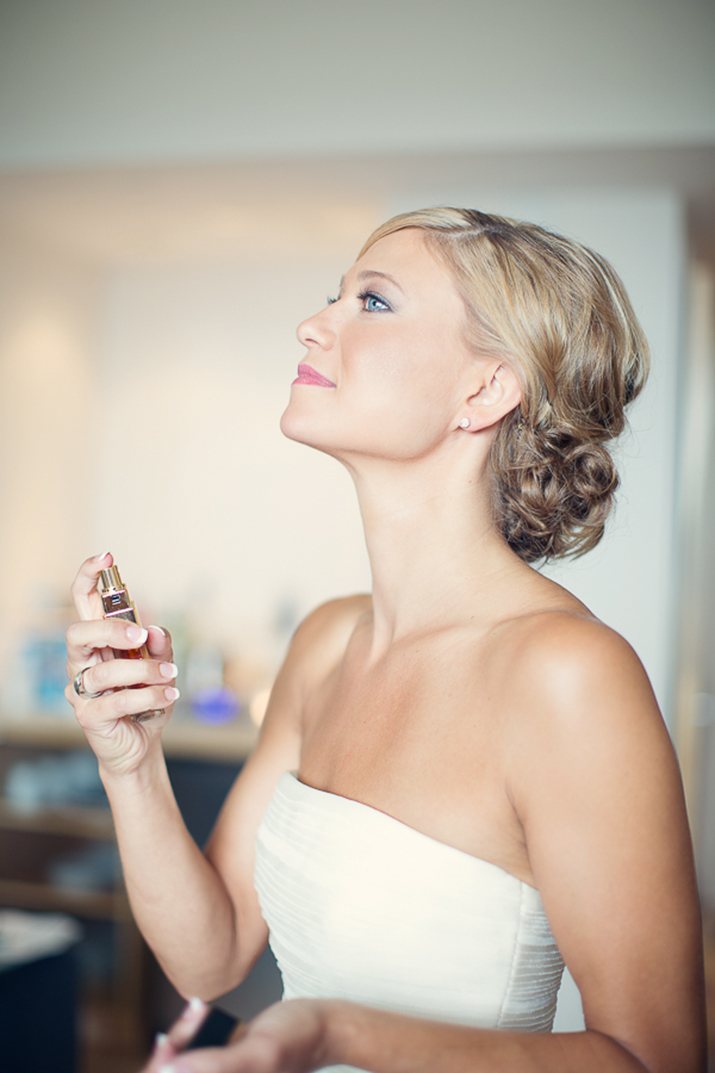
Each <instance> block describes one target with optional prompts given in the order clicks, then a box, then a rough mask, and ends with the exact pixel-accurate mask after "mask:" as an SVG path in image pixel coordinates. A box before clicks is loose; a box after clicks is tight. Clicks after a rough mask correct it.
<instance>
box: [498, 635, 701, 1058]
mask: <svg viewBox="0 0 715 1073" xmlns="http://www.w3.org/2000/svg"><path fill="white" fill-rule="evenodd" d="M520 663H521V666H520V672H521V673H520V674H519V675H516V676H514V680H515V681H516V682H518V683H519V684H518V685H517V686H516V687H515V688H514V689H513V691H512V705H513V711H514V712H515V713H517V715H516V717H515V725H517V726H518V732H517V733H516V734H514V735H513V736H512V741H513V742H514V746H513V752H512V755H511V757H510V762H509V778H510V792H511V795H512V800H513V802H514V805H515V807H516V810H517V813H518V815H519V818H520V820H521V823H522V826H523V829H524V832H525V837H526V845H527V851H528V854H529V860H530V864H531V867H532V870H533V874H534V877H535V881H536V885H537V887H538V888H539V891H540V893H541V896H542V899H543V902H544V906H545V909H546V912H547V915H548V917H549V921H550V924H551V927H552V930H553V933H554V937H555V939H556V941H557V943H558V945H559V948H560V949H561V952H562V954H563V956H564V960H565V961H566V963H567V965H568V967H569V969H570V971H571V973H572V975H573V977H574V979H575V981H576V983H577V985H578V987H579V990H580V992H581V996H582V999H583V1005H584V1014H585V1019H586V1026H587V1028H590V1029H593V1030H596V1031H599V1032H602V1033H604V1034H607V1035H610V1036H612V1037H614V1038H615V1039H616V1040H618V1041H619V1042H620V1043H622V1044H623V1045H624V1046H626V1047H627V1048H628V1049H629V1050H631V1051H632V1052H633V1054H634V1055H636V1056H637V1057H638V1058H639V1059H640V1060H641V1061H642V1062H643V1064H644V1066H645V1068H647V1069H648V1070H649V1071H653V1073H655V1071H658V1073H661V1071H662V1073H666V1071H667V1073H676V1071H677V1073H685V1071H686V1070H687V1071H688V1073H690V1071H695V1070H698V1069H700V1068H701V1066H702V1062H703V1054H704V1044H703V1030H704V1021H703V993H702V969H701V958H702V947H701V938H700V917H699V909H698V901H697V892H696V886H695V877H694V867H693V860H692V851H691V843H690V835H689V829H688V823H687V818H686V813H685V805H684V800H683V793H682V786H681V781H680V774H679V770H678V765H677V761H676V759H675V755H674V752H673V749H672V746H671V743H670V739H669V736H668V733H667V730H666V728H665V726H664V724H663V721H662V718H661V716H660V712H659V711H658V708H657V704H656V702H655V698H654V696H653V693H652V690H651V687H650V683H649V682H648V679H647V676H646V674H645V671H644V670H643V668H642V666H641V664H640V662H639V661H638V659H637V657H636V656H635V654H634V653H633V652H632V650H631V649H630V647H629V646H628V645H627V644H626V642H625V641H623V639H622V638H620V637H618V635H617V634H614V633H613V632H612V631H610V630H608V629H607V628H606V627H604V626H602V625H601V624H600V623H596V622H589V621H588V620H582V619H574V618H572V617H571V616H569V617H568V618H565V619H563V620H561V621H557V622H556V623H555V624H552V625H549V626H547V628H546V630H545V631H544V632H543V635H540V636H539V637H538V638H537V639H536V641H535V643H533V644H532V645H531V646H529V648H528V651H526V652H525V653H522V655H521V657H520Z"/></svg>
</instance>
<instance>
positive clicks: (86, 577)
mask: <svg viewBox="0 0 715 1073" xmlns="http://www.w3.org/2000/svg"><path fill="white" fill-rule="evenodd" d="M113 562H114V559H113V558H112V556H111V555H110V553H109V552H108V551H105V552H103V553H102V554H101V555H94V556H93V557H92V558H91V559H85V561H84V562H83V563H82V565H81V566H80V568H79V571H78V572H77V577H76V578H75V579H74V581H73V582H72V586H71V588H70V592H71V594H72V599H73V600H74V605H75V607H76V608H77V614H78V615H79V617H80V618H81V619H90V618H101V617H102V600H101V598H100V595H99V593H98V592H97V581H98V579H99V575H100V573H101V571H102V570H108V569H109V567H110V566H111V565H112V563H113Z"/></svg>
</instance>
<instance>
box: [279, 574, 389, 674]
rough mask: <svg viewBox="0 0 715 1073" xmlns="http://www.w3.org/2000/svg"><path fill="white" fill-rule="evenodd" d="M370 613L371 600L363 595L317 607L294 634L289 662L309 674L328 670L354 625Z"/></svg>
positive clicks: (343, 598)
mask: <svg viewBox="0 0 715 1073" xmlns="http://www.w3.org/2000/svg"><path fill="white" fill-rule="evenodd" d="M371 612H372V597H371V596H369V595H367V594H358V595H356V596H344V597H342V598H340V599H337V600H329V601H328V602H327V603H324V604H321V605H320V607H317V608H316V609H315V610H314V611H311V613H310V614H309V615H308V616H307V617H306V618H305V619H304V620H303V621H302V622H301V624H300V626H299V627H298V629H297V630H296V632H295V635H294V637H293V641H292V643H291V647H290V652H289V658H291V659H292V660H294V661H299V662H300V663H302V664H305V665H306V668H307V669H308V670H310V671H317V672H318V673H320V672H325V671H327V670H329V669H330V666H331V664H332V663H333V662H335V661H337V660H339V659H340V658H341V657H342V655H343V653H344V652H345V649H346V648H347V644H348V641H349V640H350V638H351V636H352V634H353V631H354V630H355V627H356V626H357V624H358V622H359V621H360V620H361V619H362V618H363V617H364V616H366V615H369V614H370V613H371Z"/></svg>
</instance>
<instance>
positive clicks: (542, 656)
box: [498, 609, 662, 722]
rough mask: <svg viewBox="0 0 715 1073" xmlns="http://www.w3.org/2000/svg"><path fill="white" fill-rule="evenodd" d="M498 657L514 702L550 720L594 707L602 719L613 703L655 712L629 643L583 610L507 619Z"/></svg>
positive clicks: (574, 715) (575, 715)
mask: <svg viewBox="0 0 715 1073" xmlns="http://www.w3.org/2000/svg"><path fill="white" fill-rule="evenodd" d="M502 633H503V636H502V638H501V642H502V643H501V651H500V653H499V657H498V662H499V670H500V675H501V677H502V679H503V681H504V682H505V683H506V688H507V689H508V690H509V696H510V698H511V699H512V701H513V703H514V704H515V705H516V706H517V707H518V706H520V703H521V702H523V701H524V700H526V699H527V698H528V710H529V711H530V712H534V713H535V715H538V714H539V713H540V714H541V715H542V716H543V717H545V718H549V719H553V720H563V719H566V720H567V721H568V720H571V719H578V716H579V712H581V711H583V710H584V709H587V710H588V712H589V714H590V715H593V709H594V707H595V708H598V710H599V711H600V713H601V716H602V718H603V719H604V720H607V719H608V717H609V715H612V714H613V713H614V712H615V710H616V709H617V708H621V707H622V706H624V705H625V706H626V707H627V708H628V709H629V710H632V711H633V712H636V711H638V712H641V713H643V714H647V715H649V716H651V717H653V716H657V717H658V721H659V722H662V719H661V717H660V713H659V712H658V707H657V703H656V701H655V697H654V695H653V690H652V687H651V684H650V681H649V679H648V675H647V674H646V671H645V668H644V667H643V664H642V663H641V661H640V659H639V657H638V655H637V654H636V652H635V651H634V649H633V648H632V646H631V645H630V644H629V643H628V641H626V640H625V638H624V637H622V636H621V635H620V634H619V633H617V632H616V631H615V630H613V629H611V628H610V627H609V626H606V625H605V624H604V623H603V622H601V621H599V620H598V619H597V618H595V617H594V616H593V615H590V614H588V613H587V612H585V611H584V612H575V611H568V610H560V609H559V610H554V611H543V612H539V613H537V614H531V615H525V616H523V617H521V618H519V619H515V620H513V621H512V622H510V623H508V624H506V626H505V628H503V631H502Z"/></svg>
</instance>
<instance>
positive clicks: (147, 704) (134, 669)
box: [65, 553, 179, 773]
mask: <svg viewBox="0 0 715 1073" xmlns="http://www.w3.org/2000/svg"><path fill="white" fill-rule="evenodd" d="M102 575H103V576H104V582H105V584H104V585H103V586H101V587H102V588H103V589H104V601H103V599H102V595H101V594H100V591H99V589H100V577H101V576H102ZM117 580H119V582H120V584H119V585H117V584H116V582H117ZM72 597H73V599H74V603H75V606H76V608H77V612H78V614H79V616H80V621H79V622H75V623H73V624H72V625H71V626H70V627H69V629H68V631H67V655H68V659H67V674H68V677H69V679H70V683H69V685H68V686H67V689H66V690H65V696H66V697H67V699H68V700H69V702H70V704H71V705H72V706H73V708H74V710H75V715H76V716H77V720H78V722H79V723H80V725H81V727H82V729H83V730H84V732H85V734H86V736H87V740H88V741H89V744H90V745H91V747H92V749H93V750H94V752H95V753H96V755H97V757H98V759H99V761H100V766H103V767H104V769H105V770H111V771H116V772H118V773H119V772H127V771H133V770H136V768H137V767H138V766H139V765H140V764H141V763H142V761H143V760H144V758H145V757H146V755H147V753H148V752H149V750H150V749H151V746H152V743H155V742H158V738H159V735H160V732H161V729H162V727H163V726H165V724H166V722H167V719H168V717H169V715H170V711H171V707H172V705H173V702H174V701H175V700H176V699H177V698H178V696H179V692H178V690H177V689H176V688H175V686H174V685H173V682H174V679H175V677H176V667H175V666H174V664H173V663H172V662H171V659H172V648H171V638H170V637H169V636H168V634H167V633H166V632H165V631H164V630H163V629H161V628H160V627H158V626H150V627H149V629H148V630H147V629H144V628H143V627H142V626H141V624H140V623H139V621H138V617H137V616H136V613H135V612H134V608H133V604H132V603H131V600H129V598H128V594H126V590H125V589H124V588H123V587H122V586H121V579H120V578H119V575H118V572H117V571H116V567H114V566H113V559H112V556H111V555H110V554H109V553H105V554H103V555H100V556H96V557H95V558H93V559H88V560H87V561H86V562H85V563H83V564H82V566H81V567H80V570H79V573H78V574H77V577H76V578H75V581H74V584H73V585H72ZM105 615H106V616H107V617H104V616H105ZM149 716H151V717H150V718H148V717H149Z"/></svg>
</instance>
